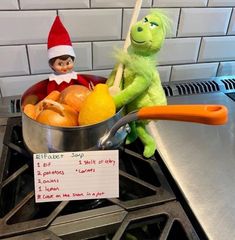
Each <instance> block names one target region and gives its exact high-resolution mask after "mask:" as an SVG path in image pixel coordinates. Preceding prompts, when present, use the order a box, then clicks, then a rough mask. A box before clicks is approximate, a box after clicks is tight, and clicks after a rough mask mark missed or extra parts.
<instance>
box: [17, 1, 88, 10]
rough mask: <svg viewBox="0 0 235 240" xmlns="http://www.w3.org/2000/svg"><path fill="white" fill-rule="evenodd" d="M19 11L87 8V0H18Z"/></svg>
mask: <svg viewBox="0 0 235 240" xmlns="http://www.w3.org/2000/svg"><path fill="white" fill-rule="evenodd" d="M20 6H21V9H61V8H63V9H66V8H88V7H89V0H79V1H78V0H69V1H68V0H50V1H48V0H20Z"/></svg>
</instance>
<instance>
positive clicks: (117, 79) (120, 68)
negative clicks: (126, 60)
mask: <svg viewBox="0 0 235 240" xmlns="http://www.w3.org/2000/svg"><path fill="white" fill-rule="evenodd" d="M141 6H142V0H136V2H135V8H134V11H133V13H132V17H131V22H130V25H129V30H128V33H127V37H126V40H125V42H124V47H123V50H124V51H125V52H127V48H128V47H129V45H130V42H131V40H130V32H131V27H132V26H133V25H134V24H135V23H136V21H137V18H138V16H139V12H140V9H141ZM122 74H123V64H122V63H119V65H118V68H117V72H116V75H115V79H114V83H113V86H111V87H110V88H109V93H110V94H111V95H112V96H113V95H115V94H117V93H118V92H120V91H121V89H120V83H121V80H122Z"/></svg>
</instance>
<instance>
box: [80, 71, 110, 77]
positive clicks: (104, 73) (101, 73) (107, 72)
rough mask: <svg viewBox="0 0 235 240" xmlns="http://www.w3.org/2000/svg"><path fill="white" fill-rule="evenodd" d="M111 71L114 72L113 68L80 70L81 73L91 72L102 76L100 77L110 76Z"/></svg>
mask: <svg viewBox="0 0 235 240" xmlns="http://www.w3.org/2000/svg"><path fill="white" fill-rule="evenodd" d="M111 72H112V69H107V70H92V71H82V72H80V73H83V74H91V75H95V76H100V77H105V78H108V76H109V75H110V73H111Z"/></svg>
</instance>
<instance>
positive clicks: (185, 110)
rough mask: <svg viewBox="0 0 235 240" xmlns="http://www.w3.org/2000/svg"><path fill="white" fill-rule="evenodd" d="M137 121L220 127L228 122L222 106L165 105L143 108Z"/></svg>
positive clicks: (224, 108) (138, 113)
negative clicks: (150, 120) (192, 123)
mask: <svg viewBox="0 0 235 240" xmlns="http://www.w3.org/2000/svg"><path fill="white" fill-rule="evenodd" d="M137 117H138V119H156V120H175V121H184V122H195V123H204V124H209V125H222V124H225V123H226V122H227V121H228V109H227V108H226V107H225V106H224V105H208V104H204V105H203V104H201V105H200V104H199V105H167V106H153V107H143V108H141V109H140V110H139V111H138V112H137Z"/></svg>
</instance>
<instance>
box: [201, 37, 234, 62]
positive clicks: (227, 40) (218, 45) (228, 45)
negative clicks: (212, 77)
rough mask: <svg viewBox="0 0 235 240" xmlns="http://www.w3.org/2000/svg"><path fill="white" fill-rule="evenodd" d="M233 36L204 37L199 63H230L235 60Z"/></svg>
mask: <svg viewBox="0 0 235 240" xmlns="http://www.w3.org/2000/svg"><path fill="white" fill-rule="evenodd" d="M234 49H235V36H228V37H205V38H203V40H202V44H201V49H200V55H199V61H200V62H210V61H230V60H233V59H235V51H234Z"/></svg>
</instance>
